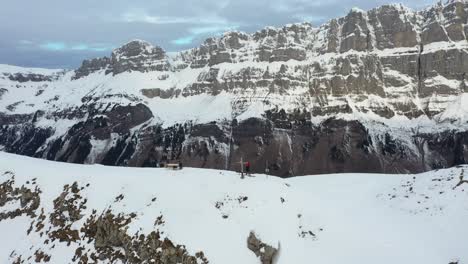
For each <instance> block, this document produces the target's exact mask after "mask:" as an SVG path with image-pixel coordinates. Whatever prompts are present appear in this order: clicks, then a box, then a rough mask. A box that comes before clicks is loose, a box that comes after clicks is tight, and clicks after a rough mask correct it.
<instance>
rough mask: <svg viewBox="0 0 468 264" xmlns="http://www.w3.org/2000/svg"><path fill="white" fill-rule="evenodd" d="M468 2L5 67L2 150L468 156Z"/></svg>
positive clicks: (315, 160)
mask: <svg viewBox="0 0 468 264" xmlns="http://www.w3.org/2000/svg"><path fill="white" fill-rule="evenodd" d="M467 24H468V2H466V1H454V0H452V1H448V2H446V3H445V4H436V5H434V6H431V7H428V8H426V9H424V10H421V11H413V10H411V9H408V8H406V7H404V6H402V5H385V6H381V7H378V8H375V9H372V10H369V11H362V10H359V9H356V8H355V9H352V10H351V11H350V12H349V13H348V14H347V15H346V16H345V17H342V18H338V19H332V20H330V21H329V22H327V23H325V24H324V25H322V26H320V27H314V26H312V25H311V24H309V23H302V24H292V25H286V26H284V27H282V28H272V27H268V28H265V29H263V30H261V31H258V32H255V33H253V34H246V33H243V32H227V33H225V34H224V35H223V36H222V37H220V38H209V39H207V40H206V41H205V42H204V43H203V44H201V45H200V46H199V47H197V48H194V49H191V50H188V51H183V52H179V53H176V54H168V53H166V52H165V51H164V50H163V49H162V48H161V47H157V46H153V45H151V44H149V43H147V42H145V41H140V40H136V41H132V42H130V43H127V44H125V45H124V46H122V47H121V48H118V49H116V50H114V51H113V52H112V54H111V56H110V57H104V58H96V59H92V60H86V61H84V62H83V64H82V66H81V67H80V68H78V69H77V70H75V71H60V70H56V71H55V70H42V69H23V68H17V67H12V66H2V67H0V125H1V126H0V149H2V150H3V151H7V152H13V153H18V154H23V155H28V156H34V157H41V158H45V159H50V160H59V161H67V162H74V163H101V164H107V165H124V166H157V164H159V163H160V162H165V161H168V160H182V161H183V162H184V163H185V164H187V165H188V166H195V167H208V168H219V169H231V170H234V169H236V167H237V165H236V162H237V161H238V160H239V159H240V158H241V157H243V158H244V159H247V160H250V161H251V162H252V164H253V170H254V171H257V172H264V171H265V170H266V169H268V170H269V173H272V174H275V175H280V176H284V177H287V176H292V175H304V174H314V173H324V172H387V173H388V172H396V173H404V172H421V171H427V170H430V169H435V168H442V167H449V166H454V165H457V164H462V163H465V161H466V159H467V158H468V152H467V151H466V149H467V144H468V134H467V131H468V95H467V92H468V88H467V81H466V73H467V72H468V53H467V51H468V42H467V37H466V36H467V34H468V26H467Z"/></svg>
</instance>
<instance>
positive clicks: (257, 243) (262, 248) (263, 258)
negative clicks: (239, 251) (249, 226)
mask: <svg viewBox="0 0 468 264" xmlns="http://www.w3.org/2000/svg"><path fill="white" fill-rule="evenodd" d="M247 247H248V248H249V249H250V250H251V251H252V252H253V253H255V255H256V256H257V257H259V258H260V262H261V263H262V264H273V259H274V258H275V256H276V254H277V252H278V249H277V248H274V247H272V246H270V245H268V244H265V243H263V242H262V241H261V240H260V239H258V238H257V236H256V235H255V233H254V232H250V234H249V237H248V238H247Z"/></svg>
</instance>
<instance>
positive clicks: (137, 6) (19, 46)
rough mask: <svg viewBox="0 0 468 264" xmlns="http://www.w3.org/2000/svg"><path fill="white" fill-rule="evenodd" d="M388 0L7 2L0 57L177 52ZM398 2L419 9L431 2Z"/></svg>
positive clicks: (53, 59) (10, 60) (47, 61)
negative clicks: (133, 46)
mask: <svg viewBox="0 0 468 264" xmlns="http://www.w3.org/2000/svg"><path fill="white" fill-rule="evenodd" d="M389 1H390V0H326V1H324V0H255V1H252V0H236V1H234V0H197V1H193V0H178V1H169V0H158V1H146V0H134V1H126V0H112V1H111V0H102V1H95V0H81V1H72V2H70V1H61V0H41V1H30V0H15V1H5V2H4V3H2V8H1V9H0V34H1V35H2V37H1V38H0V63H7V64H14V65H21V66H33V67H34V66H35V67H49V68H50V67H52V68H74V67H77V66H78V65H79V64H80V62H81V61H82V60H83V59H85V58H92V57H97V56H104V55H109V54H110V51H111V49H112V48H114V47H118V46H120V45H122V44H123V43H125V42H128V41H130V40H132V39H135V38H138V39H144V40H147V41H150V42H152V43H154V44H157V45H160V46H162V47H163V48H165V49H166V50H168V51H176V50H181V49H187V48H190V47H195V46H196V45H199V44H200V43H201V42H202V41H203V40H204V39H205V38H207V37H209V36H213V35H215V36H216V35H219V34H221V33H222V32H224V31H227V30H232V29H237V30H242V31H246V32H254V31H256V30H260V29H261V28H263V27H265V26H270V25H271V26H281V25H284V24H287V23H293V22H301V21H308V22H311V23H312V24H314V25H316V26H318V25H320V24H321V23H323V22H325V21H327V20H329V19H331V18H334V17H339V16H343V15H345V14H346V12H347V11H348V10H349V9H350V8H352V7H355V6H356V7H360V8H362V9H370V8H373V7H376V6H379V5H382V4H387V3H389ZM400 2H402V3H403V4H405V5H407V6H409V7H412V8H417V9H419V8H422V7H423V6H426V5H428V4H431V3H433V2H434V1H429V0H400Z"/></svg>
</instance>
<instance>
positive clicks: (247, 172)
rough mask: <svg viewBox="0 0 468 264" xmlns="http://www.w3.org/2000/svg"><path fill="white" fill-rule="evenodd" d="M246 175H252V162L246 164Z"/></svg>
mask: <svg viewBox="0 0 468 264" xmlns="http://www.w3.org/2000/svg"><path fill="white" fill-rule="evenodd" d="M245 173H246V174H248V175H250V162H248V161H247V162H246V163H245Z"/></svg>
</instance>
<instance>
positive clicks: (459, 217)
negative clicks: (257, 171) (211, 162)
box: [0, 153, 468, 264]
mask: <svg viewBox="0 0 468 264" xmlns="http://www.w3.org/2000/svg"><path fill="white" fill-rule="evenodd" d="M467 170H468V166H461V167H457V168H452V169H445V170H439V171H433V172H428V173H424V174H418V175H384V174H381V175H378V174H336V175H320V176H305V177H298V178H290V179H281V178H276V177H271V176H267V175H253V176H252V177H247V178H245V179H241V178H240V176H239V174H237V173H235V172H227V171H218V170H207V169H193V168H184V169H183V170H180V171H172V170H167V169H162V168H158V169H156V168H154V169H153V168H123V167H105V166H100V165H74V164H66V163H57V162H51V161H45V160H39V159H33V158H27V157H22V156H16V155H12V154H7V153H0V234H2V236H1V238H0V262H1V263H13V262H14V261H15V260H17V259H18V258H21V260H23V261H25V262H24V263H31V262H34V260H35V259H37V252H42V253H44V255H48V256H49V257H50V259H49V262H50V263H70V262H77V263H78V261H77V260H76V259H74V255H75V254H76V252H77V248H79V247H82V249H83V252H93V250H95V246H96V245H95V243H93V242H90V243H88V241H85V240H84V239H83V238H84V234H83V232H82V231H83V229H81V231H80V232H81V233H80V236H79V238H77V239H75V241H72V242H69V243H66V242H63V241H62V242H60V241H59V240H58V239H57V240H55V241H53V239H51V233H52V231H53V230H55V229H54V228H56V227H54V226H53V225H52V221H49V219H51V218H52V216H53V215H54V214H53V212H54V200H55V199H57V197H60V195H61V193H62V192H63V191H64V190H65V189H66V188H64V186H65V185H69V186H71V185H72V184H73V183H74V182H76V183H77V186H78V187H80V191H79V192H78V193H79V194H80V195H81V196H82V197H81V200H79V199H78V200H76V201H74V202H72V204H74V205H77V204H79V203H80V201H81V204H84V205H85V206H84V207H83V206H82V210H81V212H80V214H81V215H80V217H79V220H76V221H73V223H72V224H70V227H71V229H76V230H80V227H82V226H83V225H84V223H85V222H86V219H88V218H89V217H90V216H91V215H93V213H94V214H97V215H102V214H103V213H104V212H105V211H107V210H110V212H112V213H113V214H114V215H118V214H119V213H122V214H124V215H130V214H131V213H135V215H134V217H133V218H132V221H131V223H130V224H129V225H128V226H127V227H126V228H127V229H126V232H127V234H129V235H130V236H131V235H133V234H135V233H137V232H139V233H140V234H149V233H150V232H152V231H156V230H159V232H160V233H161V236H162V237H167V238H169V239H170V240H171V241H173V242H174V243H177V244H180V245H185V247H186V249H187V251H188V253H190V254H191V255H193V254H195V253H196V252H198V251H203V252H204V255H205V257H206V258H207V259H208V261H209V263H214V264H228V263H236V264H237V263H243V264H248V263H261V262H260V259H259V258H257V257H256V255H255V254H254V253H253V252H252V251H250V250H249V249H248V248H247V237H248V236H249V233H250V232H251V231H254V232H255V234H256V235H257V237H258V238H259V239H261V240H262V241H263V242H264V243H267V244H269V245H271V246H273V247H275V248H279V251H278V254H277V256H276V258H275V260H274V262H273V263H277V264H280V263H287V264H289V263H294V264H298V263H322V264H327V263H336V264H342V263H359V264H366V263H369V264H371V263H372V264H374V263H380V264H384V263H389V264H395V263H424V264H431V263H434V264H440V263H445V264H448V263H459V264H461V263H468V250H467V242H468V183H465V182H464V181H462V180H464V178H463V177H464V175H465V174H466V172H465V171H467ZM11 180H14V182H13V184H12V186H13V188H21V186H23V187H25V188H30V189H31V190H33V189H35V188H36V186H37V187H38V188H39V189H40V193H39V196H40V205H39V207H38V209H37V213H36V216H29V215H26V214H23V215H20V216H17V217H13V219H11V218H7V219H3V220H1V219H2V217H1V216H2V214H5V213H6V214H8V212H12V211H14V210H15V208H19V207H21V203H20V200H14V199H13V200H11V199H10V201H8V202H6V203H5V204H2V199H5V195H6V197H8V195H10V196H11V197H13V196H14V195H15V194H14V193H13V192H10V194H8V193H9V192H8V188H6V187H5V186H7V185H8V182H9V181H10V183H11ZM83 199H85V200H83ZM4 201H5V200H4ZM22 201H23V200H21V202H22ZM42 209H43V210H44V212H43V215H45V217H44V219H45V221H42V223H43V225H44V227H43V228H42V231H40V232H36V231H35V230H36V228H32V229H33V230H32V232H29V235H28V229H29V228H30V226H31V222H33V224H34V225H36V224H37V223H38V222H41V221H40V216H37V215H39V214H40V213H39V212H40V210H42ZM93 210H96V211H95V212H93ZM70 212H71V211H70ZM70 212H68V214H71V213H70ZM68 214H67V212H66V211H65V212H63V214H62V217H64V218H67V217H68V218H71V215H68ZM55 216H56V214H55ZM161 216H162V217H161ZM57 218H59V217H58V216H57ZM157 219H159V220H161V221H156V222H157V223H155V220H157ZM51 220H52V219H51ZM113 249H114V250H119V249H118V248H117V249H116V248H113ZM28 257H31V258H29V259H28ZM108 262H109V261H107V260H104V261H100V263H108ZM120 262H121V261H116V262H115V263H120Z"/></svg>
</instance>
